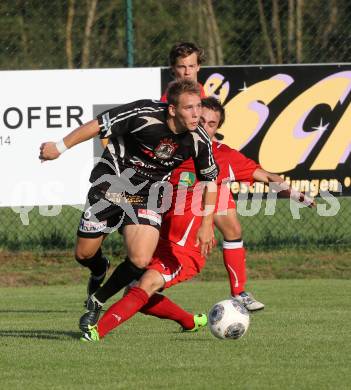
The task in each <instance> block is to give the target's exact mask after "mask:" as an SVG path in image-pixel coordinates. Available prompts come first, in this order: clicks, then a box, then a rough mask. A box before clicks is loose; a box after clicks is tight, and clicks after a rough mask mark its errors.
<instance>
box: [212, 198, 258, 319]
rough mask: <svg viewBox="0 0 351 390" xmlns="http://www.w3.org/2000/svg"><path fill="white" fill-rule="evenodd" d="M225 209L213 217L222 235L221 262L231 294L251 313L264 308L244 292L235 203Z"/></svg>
mask: <svg viewBox="0 0 351 390" xmlns="http://www.w3.org/2000/svg"><path fill="white" fill-rule="evenodd" d="M227 207H228V209H227V210H226V212H225V213H222V212H220V211H219V212H218V213H217V214H216V215H215V217H214V221H215V225H216V227H217V228H218V230H219V231H220V232H221V233H222V235H223V261H224V265H225V267H226V269H227V272H228V277H229V283H230V289H231V294H232V296H233V297H235V298H236V299H238V300H239V301H240V302H241V303H242V304H243V305H244V306H245V307H246V309H247V310H249V311H251V312H252V311H257V310H261V309H263V308H264V304H263V303H262V302H259V301H257V300H256V299H255V298H254V297H253V296H252V295H251V294H249V293H247V292H246V291H245V284H246V251H245V247H244V243H243V240H242V238H241V226H240V222H239V219H238V217H237V213H236V209H235V203H234V200H233V199H232V198H230V199H229V200H228V205H227Z"/></svg>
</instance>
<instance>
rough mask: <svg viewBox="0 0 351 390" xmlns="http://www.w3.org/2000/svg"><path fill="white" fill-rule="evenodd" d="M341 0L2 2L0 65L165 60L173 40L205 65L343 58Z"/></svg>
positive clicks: (348, 7) (350, 10)
mask: <svg viewBox="0 0 351 390" xmlns="http://www.w3.org/2000/svg"><path fill="white" fill-rule="evenodd" d="M350 18H351V3H350V1H348V0H308V1H307V0H231V1H228V0H172V1H171V0H170V1H157V0H104V1H102V0H84V1H83V0H53V1H48V0H47V1H42V0H2V1H1V2H0V20H1V22H0V48H1V50H0V69H62V68H101V67H102V68H106V67H123V66H127V65H128V64H129V65H134V66H166V65H167V54H168V51H169V49H170V47H171V46H172V44H173V43H174V42H176V41H182V40H190V41H195V42H197V43H198V44H200V45H201V46H203V47H204V49H205V51H206V53H207V60H206V63H205V65H235V64H284V63H324V62H337V63H339V62H348V61H349V59H350V45H349V42H350V38H351V28H350V25H349V20H350Z"/></svg>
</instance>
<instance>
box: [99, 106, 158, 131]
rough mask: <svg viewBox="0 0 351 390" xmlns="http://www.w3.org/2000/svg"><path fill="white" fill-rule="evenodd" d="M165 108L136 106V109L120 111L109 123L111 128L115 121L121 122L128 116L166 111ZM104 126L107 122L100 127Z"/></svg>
mask: <svg viewBox="0 0 351 390" xmlns="http://www.w3.org/2000/svg"><path fill="white" fill-rule="evenodd" d="M164 110H165V107H162V108H159V109H155V108H153V107H143V108H135V109H134V110H129V111H126V112H123V113H120V114H118V115H117V116H115V117H113V118H111V119H110V123H109V125H110V128H111V127H112V125H114V124H115V123H117V122H121V121H123V120H125V119H128V118H130V117H132V116H136V115H138V114H144V113H154V112H160V111H164ZM122 116H123V117H122ZM104 127H105V124H104V123H102V124H101V125H100V129H102V128H104Z"/></svg>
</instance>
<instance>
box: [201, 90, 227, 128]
mask: <svg viewBox="0 0 351 390" xmlns="http://www.w3.org/2000/svg"><path fill="white" fill-rule="evenodd" d="M201 103H202V107H206V108H208V109H209V110H213V111H216V112H219V114H220V118H219V123H218V128H220V127H221V126H222V125H223V123H224V121H225V111H224V107H223V106H222V104H221V103H220V102H219V101H218V100H217V99H216V98H215V97H213V96H211V97H207V98H203V99H201Z"/></svg>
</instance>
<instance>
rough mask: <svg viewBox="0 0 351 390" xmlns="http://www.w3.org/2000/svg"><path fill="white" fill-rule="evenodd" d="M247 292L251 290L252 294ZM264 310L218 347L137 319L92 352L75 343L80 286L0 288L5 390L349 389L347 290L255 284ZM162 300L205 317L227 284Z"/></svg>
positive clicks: (190, 288) (201, 336)
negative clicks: (238, 337) (238, 335)
mask: <svg viewBox="0 0 351 390" xmlns="http://www.w3.org/2000/svg"><path fill="white" fill-rule="evenodd" d="M249 287H251V288H252V289H253V286H252V285H251V286H249ZM254 292H255V294H256V296H257V297H258V298H260V299H261V300H262V301H264V302H265V304H266V309H265V310H264V311H263V312H260V313H256V314H254V315H252V316H251V325H250V328H249V331H248V333H247V334H246V335H245V336H244V338H243V339H241V340H238V341H221V340H217V339H215V338H213V337H212V336H211V334H210V332H209V331H208V329H204V330H202V331H201V332H199V333H197V334H182V333H179V332H178V326H177V324H175V323H172V322H168V321H160V320H158V319H154V318H151V317H144V316H142V315H141V314H137V315H136V316H135V317H134V318H133V319H131V320H130V321H129V322H127V323H125V324H123V325H122V326H121V327H120V328H119V329H116V330H115V332H114V333H111V334H110V335H108V336H107V337H106V338H105V339H104V340H102V341H101V342H100V343H97V344H84V343H82V342H80V341H79V340H78V336H79V333H78V332H77V325H76V324H77V320H78V318H79V316H80V315H81V313H82V298H83V295H84V286H83V285H78V286H65V287H62V286H61V287H60V286H51V287H31V288H29V287H27V288H1V289H0V294H1V298H2V299H1V304H0V313H1V314H0V324H1V326H0V346H1V357H0V372H1V388H3V389H10V388H11V389H20V388H21V389H22V388H25V389H82V388H92V389H107V388H108V389H111V388H113V389H163V388H169V389H228V388H235V389H249V390H251V389H349V388H350V383H351V371H350V367H351V334H350V331H349V328H350V320H351V314H350V313H351V300H350V299H349V297H350V295H351V282H350V281H349V280H333V279H329V280H274V281H268V280H267V281H255V283H254ZM168 295H169V296H170V297H172V298H173V299H175V300H176V301H177V302H178V303H180V304H182V305H183V306H184V307H185V308H186V309H189V310H192V309H193V310H195V311H204V310H206V311H207V310H208V309H209V307H210V306H211V305H212V304H213V303H215V302H216V301H218V300H221V299H223V298H225V297H226V296H227V284H226V282H192V283H184V284H183V285H179V286H177V287H175V288H173V289H170V290H169V291H168Z"/></svg>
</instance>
